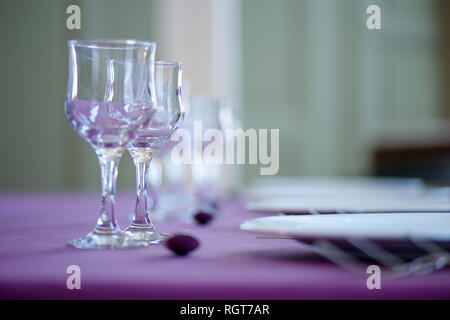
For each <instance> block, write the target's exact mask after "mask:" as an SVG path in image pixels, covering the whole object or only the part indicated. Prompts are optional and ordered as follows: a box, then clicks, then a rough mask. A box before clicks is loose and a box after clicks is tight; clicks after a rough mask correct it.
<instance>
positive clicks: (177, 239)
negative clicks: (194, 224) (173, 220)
mask: <svg viewBox="0 0 450 320" xmlns="http://www.w3.org/2000/svg"><path fill="white" fill-rule="evenodd" d="M198 246H199V242H198V240H197V239H196V238H194V237H193V236H190V235H187V234H175V235H173V236H172V237H170V238H169V239H167V240H166V247H167V248H169V249H170V250H172V251H173V252H175V254H177V255H179V256H184V255H187V254H188V253H189V252H191V251H193V250H195V249H197V248H198Z"/></svg>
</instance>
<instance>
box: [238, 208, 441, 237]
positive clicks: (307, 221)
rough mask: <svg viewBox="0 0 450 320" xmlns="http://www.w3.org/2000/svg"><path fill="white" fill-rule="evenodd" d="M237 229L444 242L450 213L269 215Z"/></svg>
mask: <svg viewBox="0 0 450 320" xmlns="http://www.w3.org/2000/svg"><path fill="white" fill-rule="evenodd" d="M241 229H242V230H246V231H251V232H258V233H271V234H277V235H283V236H291V237H293V238H296V239H298V240H314V239H316V240H319V239H320V240H323V239H335V240H339V239H348V238H355V239H357V238H364V239H371V240H379V241H404V240H408V239H410V238H414V239H424V238H426V239H430V240H434V241H438V242H446V243H448V242H449V241H450V213H400V214H399V213H383V214H367V213H365V214H335V215H315V216H273V217H264V218H257V219H251V220H248V221H245V222H244V223H242V224H241Z"/></svg>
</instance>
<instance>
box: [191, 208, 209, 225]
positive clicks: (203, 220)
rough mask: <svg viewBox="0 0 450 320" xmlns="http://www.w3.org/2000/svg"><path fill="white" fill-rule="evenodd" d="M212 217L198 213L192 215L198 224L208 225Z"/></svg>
mask: <svg viewBox="0 0 450 320" xmlns="http://www.w3.org/2000/svg"><path fill="white" fill-rule="evenodd" d="M213 218H214V216H213V215H212V214H211V213H208V212H204V211H199V212H197V213H196V214H195V215H194V219H195V221H197V222H198V223H199V224H208V223H209V222H210V221H211V220H212V219H213Z"/></svg>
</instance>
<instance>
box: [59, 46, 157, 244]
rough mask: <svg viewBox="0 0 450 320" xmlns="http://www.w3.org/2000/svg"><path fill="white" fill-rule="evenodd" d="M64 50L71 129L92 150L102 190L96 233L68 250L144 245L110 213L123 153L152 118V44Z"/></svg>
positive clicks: (80, 47) (79, 240)
mask: <svg viewBox="0 0 450 320" xmlns="http://www.w3.org/2000/svg"><path fill="white" fill-rule="evenodd" d="M68 46H69V78H68V86H67V96H66V104H65V108H66V116H67V119H68V120H69V122H70V124H71V126H72V127H73V129H74V130H75V131H76V132H77V133H78V134H79V135H80V136H81V137H82V138H83V139H84V140H86V141H87V142H88V143H89V144H90V145H91V146H92V147H93V148H94V150H95V153H96V154H97V157H98V160H99V163H100V167H101V185H102V201H101V207H100V213H99V217H98V219H97V224H96V226H95V228H94V230H93V231H92V232H90V233H88V234H87V235H86V236H84V237H81V238H78V239H75V240H72V241H70V242H69V245H71V246H73V247H75V248H81V249H117V248H121V249H122V248H135V247H142V246H146V243H144V242H142V241H136V240H133V239H130V238H129V237H128V236H126V235H125V234H123V233H122V232H121V231H120V229H119V227H118V225H117V222H116V217H115V213H114V208H115V202H114V191H115V187H116V178H117V174H118V169H117V167H118V164H119V160H120V157H121V156H122V153H123V151H124V149H125V148H126V147H127V145H128V144H129V143H130V141H131V140H132V139H134V137H135V136H136V133H137V130H138V128H139V127H142V126H144V125H147V124H148V123H149V122H150V118H151V116H152V110H153V108H154V105H152V103H151V102H152V99H153V100H154V91H153V89H154V87H153V64H154V54H155V47H156V46H155V44H154V43H153V42H146V41H137V40H107V39H105V40H71V41H69V42H68ZM125 60H127V61H129V62H124V61H125ZM132 61H139V63H132Z"/></svg>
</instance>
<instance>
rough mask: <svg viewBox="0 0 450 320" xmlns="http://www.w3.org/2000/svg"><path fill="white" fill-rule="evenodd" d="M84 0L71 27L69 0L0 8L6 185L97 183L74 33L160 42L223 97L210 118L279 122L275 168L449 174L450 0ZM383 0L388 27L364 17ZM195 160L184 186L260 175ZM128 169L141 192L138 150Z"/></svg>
mask: <svg viewBox="0 0 450 320" xmlns="http://www.w3.org/2000/svg"><path fill="white" fill-rule="evenodd" d="M75 3H76V4H77V5H79V6H80V8H81V30H67V28H66V18H67V16H68V15H67V14H66V8H67V7H68V6H69V5H71V4H74V2H73V1H68V0H62V1H54V0H41V1H25V0H3V1H2V2H1V4H0V21H1V28H0V32H1V38H2V49H1V50H0V52H1V53H0V54H1V55H0V57H1V61H2V72H1V74H0V79H1V80H0V81H1V82H0V88H1V95H2V106H1V118H0V121H1V125H0V130H1V132H0V134H1V138H0V139H1V144H2V154H1V166H0V188H1V189H4V190H18V189H19V190H41V189H42V190H49V189H50V190H72V189H88V188H97V187H98V179H99V177H98V168H97V161H96V159H95V156H94V155H93V152H91V150H89V148H90V147H89V146H87V145H85V144H84V143H83V142H82V141H81V139H79V138H78V137H76V136H75V134H74V133H73V132H72V130H71V129H70V127H69V125H68V124H67V122H66V121H65V117H64V93H65V83H66V80H67V44H66V43H67V40H69V39H81V38H137V39H145V40H153V41H156V42H157V44H158V47H157V58H158V59H163V58H164V59H172V60H177V61H182V62H183V63H184V66H185V73H184V81H185V82H189V87H190V92H191V97H214V99H217V101H219V104H218V105H216V104H215V103H212V102H211V103H206V104H207V105H210V111H208V112H205V114H208V117H212V118H216V116H217V114H219V117H222V118H224V117H225V118H227V117H228V119H232V120H233V119H234V120H233V121H231V122H229V123H231V125H232V126H242V128H244V129H247V128H256V129H258V128H279V129H280V171H279V175H331V176H336V175H338V176H339V175H370V174H376V175H388V176H413V177H414V176H418V177H424V178H426V179H428V180H429V181H431V182H436V183H448V182H449V181H450V135H449V133H450V132H449V131H450V129H449V128H450V126H449V117H450V90H449V87H450V32H449V31H450V24H449V21H450V2H449V1H446V0H428V1H425V0H389V1H388V0H377V1H366V0H211V1H210V0H191V1H183V0H133V1H129V2H128V1H120V0H95V1H92V0H79V1H75ZM374 3H376V4H378V5H379V6H380V8H381V14H382V29H381V30H368V29H367V27H366V19H367V14H366V8H367V7H368V5H369V4H374ZM192 101H194V99H193V100H192ZM195 103H197V102H195ZM204 108H208V107H206V106H205V107H204ZM217 108H219V109H221V110H220V111H219V112H218V113H217V111H216V110H215V109H217ZM186 120H187V121H188V120H189V119H186ZM222 120H223V119H222ZM222 120H221V121H222ZM214 121H216V120H214ZM162 157H163V158H164V157H167V154H166V156H162ZM165 162H167V161H165ZM155 165H157V163H156V162H155ZM169 166H170V164H169ZM191 169H192V170H191V173H189V174H187V173H180V175H181V176H186V177H185V178H186V181H187V182H186V183H187V184H192V183H193V179H197V180H196V181H197V183H199V184H200V185H201V184H203V183H205V185H208V183H209V182H208V183H206V181H207V180H208V179H212V177H215V178H214V179H213V180H214V181H215V182H214V183H216V182H217V181H218V182H217V183H218V184H219V188H222V187H224V186H226V188H233V187H236V186H239V185H240V184H241V183H245V182H246V181H248V180H249V179H250V178H253V177H256V176H258V175H259V166H255V165H246V166H230V165H227V166H222V168H221V170H219V171H220V175H219V174H217V175H216V173H214V174H212V173H211V172H215V170H211V172H208V175H205V174H204V168H191ZM197 169H198V170H197ZM119 170H120V171H119V172H120V173H119V179H118V184H119V188H129V189H133V186H134V168H133V165H132V162H131V160H130V159H129V156H128V155H127V156H124V157H123V159H122V161H121V164H120V169H119ZM183 170H184V169H183ZM170 172H171V173H170V174H173V175H174V177H176V176H177V175H178V173H177V169H174V168H172V169H170ZM217 176H220V178H217ZM174 177H170V175H167V174H166V175H164V176H160V179H168V180H170V179H173V178H174ZM205 177H206V178H205ZM152 179H156V182H154V183H155V184H161V185H164V184H166V185H167V184H170V182H167V181H166V182H164V181H160V182H158V181H157V179H158V174H156V177H153V178H152ZM183 179H184V178H183ZM199 181H201V183H200V182H199ZM193 190H194V189H193Z"/></svg>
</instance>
